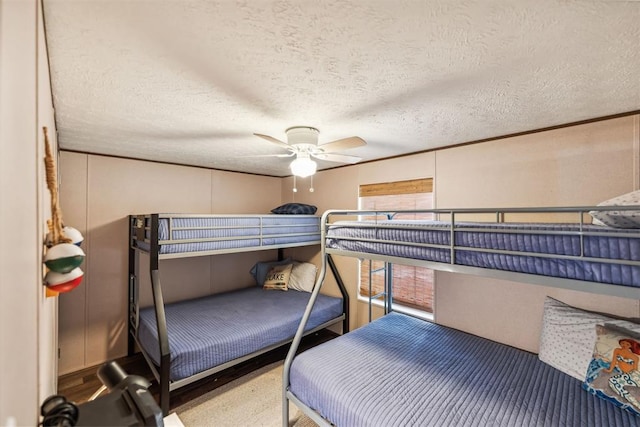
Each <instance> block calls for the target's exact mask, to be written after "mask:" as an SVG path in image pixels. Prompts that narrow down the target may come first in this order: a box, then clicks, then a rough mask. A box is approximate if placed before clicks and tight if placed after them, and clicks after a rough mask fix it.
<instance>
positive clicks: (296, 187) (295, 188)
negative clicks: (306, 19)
mask: <svg viewBox="0 0 640 427" xmlns="http://www.w3.org/2000/svg"><path fill="white" fill-rule="evenodd" d="M293 192H294V193H297V192H298V186H297V185H296V176H295V175H293ZM293 197H294V202H295V195H294V196H293Z"/></svg>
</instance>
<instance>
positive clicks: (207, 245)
mask: <svg viewBox="0 0 640 427" xmlns="http://www.w3.org/2000/svg"><path fill="white" fill-rule="evenodd" d="M319 219H320V218H319V217H317V216H313V215H271V214H270V215H188V214H147V215H131V216H130V217H129V221H130V239H129V310H128V328H129V343H128V351H129V354H130V355H131V354H133V353H134V352H135V347H136V344H137V345H138V348H139V349H140V351H141V352H142V354H143V355H144V357H145V359H146V361H147V363H148V364H149V367H150V368H151V371H152V372H153V374H154V376H155V377H156V380H157V381H158V384H159V388H160V406H161V408H162V410H163V412H164V413H165V414H166V413H168V411H169V396H170V392H171V391H173V390H175V389H177V388H180V387H183V386H185V385H187V384H190V383H192V382H194V381H197V380H199V379H202V378H204V377H207V376H209V375H212V374H214V373H216V372H219V371H221V370H223V369H226V368H228V367H231V366H233V365H236V364H238V363H241V362H243V361H245V360H248V359H250V358H252V357H255V356H257V355H259V354H262V353H265V352H267V351H269V350H272V349H275V348H277V347H279V346H282V345H284V344H287V343H289V342H290V341H291V340H292V338H293V336H294V332H295V331H296V328H297V326H298V324H299V321H300V318H301V317H302V313H303V311H304V309H305V307H306V306H307V302H308V300H309V297H310V295H311V294H310V293H307V292H298V291H289V292H281V291H268V290H263V289H262V287H259V286H256V287H252V288H245V289H241V290H238V291H233V292H227V293H222V294H214V295H211V296H206V297H202V298H197V299H192V300H187V301H180V302H176V303H172V304H165V303H164V299H163V296H162V286H161V284H160V274H159V271H160V270H159V268H160V261H161V260H163V259H171V258H183V257H194V256H208V255H216V254H228V253H237V252H247V251H259V250H270V249H277V250H278V257H279V259H281V258H282V250H283V249H284V248H291V247H299V246H307V245H317V244H318V243H319V237H320V225H319ZM140 255H144V256H148V257H149V274H150V279H151V283H150V284H151V291H152V296H153V306H152V307H146V308H141V307H140V305H139V271H138V270H139V257H140ZM339 286H340V287H341V292H342V295H343V298H334V297H329V296H326V295H322V296H321V299H322V301H323V303H322V307H320V308H319V309H318V310H315V311H314V314H313V315H312V316H311V317H312V318H314V317H315V318H314V319H313V320H312V321H311V322H310V324H309V327H308V328H307V329H306V330H305V332H304V334H309V333H312V332H315V331H317V330H320V329H322V328H326V327H327V326H330V325H333V324H337V323H339V322H343V331H346V330H348V329H347V328H348V323H347V322H348V311H347V309H348V296H347V293H346V290H345V289H344V287H343V285H342V283H341V282H340V283H339ZM238 313H240V314H238ZM270 322H273V324H271V323H270Z"/></svg>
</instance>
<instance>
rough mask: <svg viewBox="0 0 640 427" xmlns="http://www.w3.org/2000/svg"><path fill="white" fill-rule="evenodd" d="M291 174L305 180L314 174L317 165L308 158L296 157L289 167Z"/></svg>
mask: <svg viewBox="0 0 640 427" xmlns="http://www.w3.org/2000/svg"><path fill="white" fill-rule="evenodd" d="M289 167H290V168H291V173H293V174H294V175H295V176H299V177H300V178H306V177H308V176H311V175H313V174H315V173H316V170H317V168H318V164H317V163H316V162H314V161H313V160H311V159H310V158H309V157H298V158H297V159H295V160H294V161H293V162H291V164H290V165H289Z"/></svg>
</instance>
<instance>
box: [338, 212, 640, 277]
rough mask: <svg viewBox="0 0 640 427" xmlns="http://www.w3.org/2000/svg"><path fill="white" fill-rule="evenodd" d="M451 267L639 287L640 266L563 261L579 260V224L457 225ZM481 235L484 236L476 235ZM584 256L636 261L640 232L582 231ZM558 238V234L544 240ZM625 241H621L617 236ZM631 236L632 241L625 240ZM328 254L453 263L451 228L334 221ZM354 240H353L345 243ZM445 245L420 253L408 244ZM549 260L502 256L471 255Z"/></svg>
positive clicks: (592, 227)
mask: <svg viewBox="0 0 640 427" xmlns="http://www.w3.org/2000/svg"><path fill="white" fill-rule="evenodd" d="M456 227H457V228H458V229H457V231H455V237H454V238H455V246H456V250H455V264H457V265H465V266H471V267H481V268H490V269H496V270H504V271H512V272H518V273H529V274H536V275H544V276H551V277H561V278H567V279H576V280H585V281H591V282H600V283H610V284H616V285H626V286H635V287H640V266H638V265H636V266H631V265H621V264H611V263H604V262H599V260H589V261H587V260H581V259H561V258H559V257H558V255H559V256H564V255H569V256H580V253H581V245H580V236H578V235H577V234H570V233H576V232H578V231H579V226H578V225H577V224H542V223H500V224H497V223H456ZM480 229H482V230H483V231H480ZM583 231H585V232H597V233H602V235H597V236H595V235H594V236H592V235H585V236H584V256H585V257H593V258H603V259H615V260H625V261H640V230H627V229H615V228H610V227H602V226H596V225H583ZM546 233H559V234H546ZM623 233H624V234H626V235H627V236H626V237H625V236H621V234H623ZM629 234H631V235H632V237H628V235H629ZM326 237H327V239H326V243H327V248H331V249H339V250H347V251H355V252H365V253H372V254H380V255H389V256H396V257H402V258H412V259H419V260H427V261H435V262H442V263H451V252H450V249H449V247H448V245H450V242H451V232H450V223H447V222H440V221H378V222H377V223H375V222H372V221H338V222H336V223H333V224H331V225H330V226H329V228H328V231H327V236H326ZM347 239H354V240H347ZM415 243H417V244H433V245H446V247H442V248H438V247H421V246H412V245H411V244H415ZM472 249H481V250H482V249H489V250H491V251H496V250H497V251H517V252H521V253H525V252H526V253H529V254H548V255H550V256H546V257H538V256H533V255H527V254H522V255H519V254H503V253H491V252H481V251H474V250H472Z"/></svg>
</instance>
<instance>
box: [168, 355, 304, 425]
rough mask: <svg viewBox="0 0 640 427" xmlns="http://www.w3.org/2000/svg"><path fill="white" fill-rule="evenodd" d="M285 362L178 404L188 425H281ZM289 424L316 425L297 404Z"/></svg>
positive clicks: (259, 370) (182, 418)
mask: <svg viewBox="0 0 640 427" xmlns="http://www.w3.org/2000/svg"><path fill="white" fill-rule="evenodd" d="M282 366H283V362H277V363H273V364H271V365H267V366H265V367H263V368H260V369H258V370H256V371H254V372H252V373H250V374H248V375H245V376H244V377H242V378H238V379H237V380H235V381H232V382H230V383H228V384H225V385H223V386H222V387H219V388H217V389H215V390H212V391H210V392H208V393H206V394H203V395H202V396H200V397H198V398H196V399H194V400H192V401H190V402H188V403H185V404H184V405H182V406H179V407H178V408H176V410H175V412H176V413H177V414H178V416H179V417H180V420H181V421H182V423H183V424H184V425H185V427H199V426H215V427H225V426H229V427H231V426H233V427H245V426H246V427H257V426H265V427H266V426H268V427H272V426H273V427H280V426H282ZM289 425H292V426H295V427H315V426H316V424H315V423H314V422H313V421H312V420H311V419H309V418H308V417H306V416H305V415H304V414H303V413H302V412H301V411H300V410H299V409H298V408H297V407H296V406H295V405H293V404H290V405H289Z"/></svg>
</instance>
